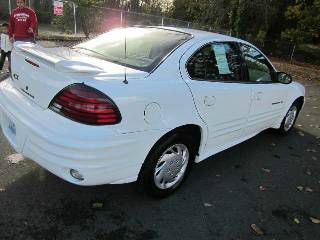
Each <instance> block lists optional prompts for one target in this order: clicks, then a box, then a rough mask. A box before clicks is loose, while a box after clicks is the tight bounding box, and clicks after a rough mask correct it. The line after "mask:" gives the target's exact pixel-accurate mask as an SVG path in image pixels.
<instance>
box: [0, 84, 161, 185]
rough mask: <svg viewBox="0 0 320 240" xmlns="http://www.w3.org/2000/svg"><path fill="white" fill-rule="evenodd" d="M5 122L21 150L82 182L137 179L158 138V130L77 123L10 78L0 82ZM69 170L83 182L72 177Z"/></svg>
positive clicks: (65, 176) (9, 135) (1, 113)
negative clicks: (27, 94) (124, 129)
mask: <svg viewBox="0 0 320 240" xmlns="http://www.w3.org/2000/svg"><path fill="white" fill-rule="evenodd" d="M0 124H1V128H2V131H3V133H4V135H5V136H6V138H7V139H8V141H9V142H10V144H11V145H12V146H13V147H14V149H15V150H16V151H17V152H19V153H22V154H23V155H24V156H25V157H27V158H30V159H31V160H33V161H35V162H37V163H38V164H39V165H41V166H42V167H44V168H46V169H47V170H49V171H50V172H52V173H53V174H55V175H57V176H59V177H61V178H63V179H65V180H66V181H68V182H71V183H74V184H78V185H99V184H106V183H126V182H132V181H135V180H136V179H137V175H138V173H139V171H140V168H141V165H142V163H143V161H144V159H145V157H146V155H147V154H148V152H149V150H150V149H151V147H152V145H153V143H154V142H155V141H156V139H157V137H158V136H159V133H158V132H153V131H150V132H140V133H139V132H137V133H128V134H122V133H120V132H119V131H117V128H116V126H88V125H83V124H79V123H76V122H73V121H71V120H68V119H66V118H64V117H62V116H60V115H58V114H56V113H54V112H53V111H51V110H49V109H47V110H44V109H42V108H40V107H39V106H37V105H36V104H33V103H32V102H30V101H29V100H28V99H27V98H26V97H25V96H23V95H22V94H21V93H20V92H19V91H17V90H16V89H15V88H14V87H13V86H12V85H11V80H10V79H7V80H6V81H4V82H1V83H0ZM13 125H14V127H13ZM70 169H75V170H77V171H78V172H80V173H81V174H82V175H83V177H84V180H83V181H80V180H77V179H75V178H73V177H72V176H71V175H70Z"/></svg>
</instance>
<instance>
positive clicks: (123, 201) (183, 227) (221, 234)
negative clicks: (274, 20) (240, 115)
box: [0, 62, 320, 240]
mask: <svg viewBox="0 0 320 240" xmlns="http://www.w3.org/2000/svg"><path fill="white" fill-rule="evenodd" d="M277 66H279V68H280V69H284V68H285V70H287V71H289V72H291V73H293V74H294V75H295V78H296V79H297V80H298V81H301V82H302V83H303V84H304V85H305V87H306V90H307V102H306V105H305V108H304V109H303V111H302V112H301V114H300V116H299V119H298V121H297V123H296V128H295V129H294V130H293V131H292V132H291V133H290V134H289V135H288V136H280V135H278V134H276V133H275V132H274V131H270V130H268V131H265V132H263V133H261V134H259V135H258V136H256V137H254V138H252V139H250V140H248V141H246V142H244V143H242V144H240V145H238V146H235V147H233V148H231V149H229V150H226V151H224V152H222V153H219V154H217V155H215V156H213V157H211V158H210V159H209V160H208V161H204V162H202V163H200V164H198V165H196V166H195V167H194V169H193V171H192V172H191V174H190V177H189V178H188V180H187V181H186V182H185V184H184V185H183V187H182V188H181V189H180V190H179V191H178V192H177V193H175V194H174V195H172V196H170V197H169V198H166V199H162V200H154V199H151V198H149V197H147V196H145V195H143V194H140V193H138V192H136V189H135V184H125V185H105V186H98V187H78V186H75V185H71V184H69V183H67V182H65V181H63V180H61V179H59V178H57V177H55V176H54V175H52V174H50V173H49V172H47V171H46V170H44V169H42V168H41V167H39V166H38V165H37V164H35V163H33V162H32V161H30V160H28V159H23V157H21V156H20V155H15V152H14V151H13V150H12V148H11V147H10V146H9V145H8V143H7V141H6V140H5V139H4V137H3V135H2V134H1V133H0V239H10V240H13V239H23V240H28V239H35V240H38V239H39V240H40V239H41V240H43V239H47V240H49V239H50V240H54V239H59V240H60V239H63V240H66V239H77V240H80V239H88V240H91V239H92V240H93V239H96V240H109V239H110V240H111V239H112V240H124V239H141V240H151V239H166V240H167V239H177V240H178V239H197V240H201V239H218V240H232V239H234V240H238V239H239V240H240V239H243V240H249V239H265V240H272V239H275V240H276V239H281V240H285V239H288V240H289V239H290V240H294V239H301V240H302V239H305V240H310V239H320V224H316V222H317V219H320V154H319V152H320V113H319V110H320V78H319V76H320V70H319V69H318V70H316V69H315V68H310V67H308V66H303V67H299V66H295V65H288V64H283V63H281V62H277ZM310 217H313V218H314V219H312V218H311V219H310ZM312 220H313V221H314V222H315V223H313V222H312ZM252 224H255V226H257V227H258V228H259V229H256V230H254V229H253V227H252V226H251V225H252ZM259 230H260V231H259ZM259 233H260V234H262V235H261V236H258V234H259Z"/></svg>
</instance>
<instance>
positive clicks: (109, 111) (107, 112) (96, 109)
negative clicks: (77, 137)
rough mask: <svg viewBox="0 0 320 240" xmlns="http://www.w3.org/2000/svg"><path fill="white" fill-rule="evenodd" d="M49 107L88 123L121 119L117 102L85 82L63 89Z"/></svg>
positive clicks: (74, 119) (114, 122)
mask: <svg viewBox="0 0 320 240" xmlns="http://www.w3.org/2000/svg"><path fill="white" fill-rule="evenodd" d="M49 108H50V109H51V110H53V111H54V112H56V113H59V114H61V115H62V116H64V117H66V118H69V119H71V120H73V121H76V122H80V123H84V124H88V125H112V124H117V123H119V122H120V121H121V115H120V112H119V109H118V107H117V106H116V105H115V103H114V102H113V101H112V100H111V99H110V98H109V97H108V96H107V95H105V94H104V93H102V92H100V91H98V90H96V89H94V88H92V87H89V86H87V85H84V84H73V85H70V86H68V87H66V88H65V89H63V90H62V91H61V92H59V93H58V94H57V96H55V98H54V99H53V100H52V101H51V103H50V105H49Z"/></svg>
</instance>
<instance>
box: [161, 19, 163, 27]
mask: <svg viewBox="0 0 320 240" xmlns="http://www.w3.org/2000/svg"><path fill="white" fill-rule="evenodd" d="M161 26H163V18H161Z"/></svg>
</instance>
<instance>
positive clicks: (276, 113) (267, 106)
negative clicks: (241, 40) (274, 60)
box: [240, 44, 287, 135]
mask: <svg viewBox="0 0 320 240" xmlns="http://www.w3.org/2000/svg"><path fill="white" fill-rule="evenodd" d="M240 49H241V52H242V55H243V59H244V62H245V65H246V74H245V75H246V79H247V81H248V83H250V86H251V89H252V91H251V93H252V103H251V108H250V112H249V116H248V122H247V127H246V130H245V132H246V134H247V135H251V134H255V133H257V132H260V131H262V130H264V129H266V128H270V127H272V126H273V124H274V123H275V121H277V120H278V119H279V117H280V116H281V114H282V113H283V111H284V106H285V101H286V98H287V91H286V85H284V84H282V83H279V82H276V80H275V69H274V68H273V66H272V65H271V64H270V62H269V61H268V59H267V58H266V57H265V56H264V55H263V54H262V53H261V52H260V51H259V50H258V49H256V48H255V47H253V46H249V45H246V44H241V45H240Z"/></svg>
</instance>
